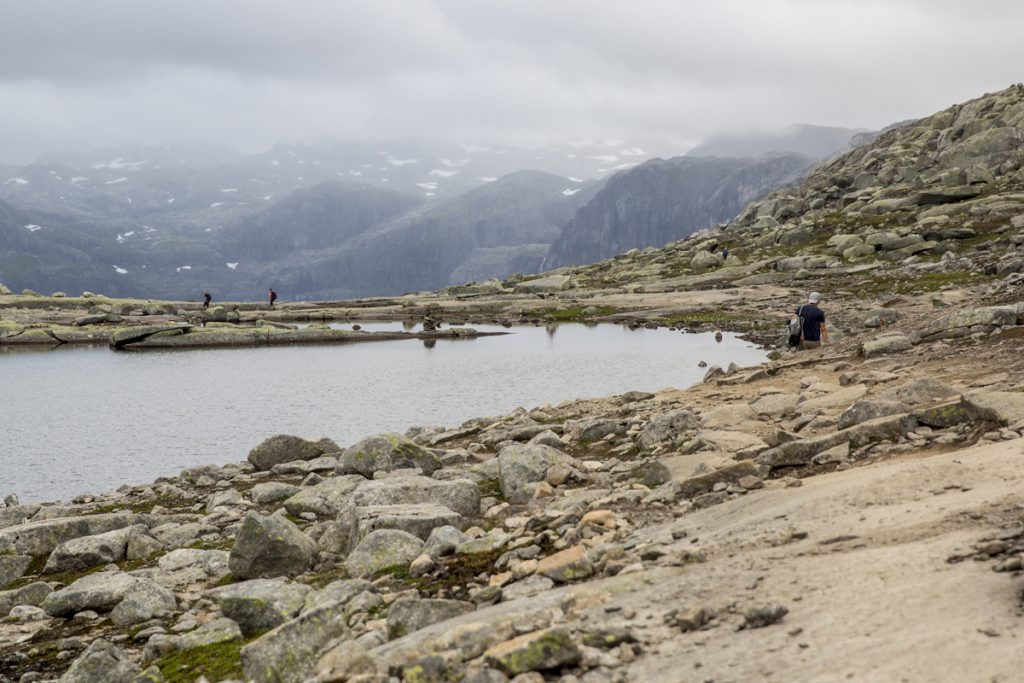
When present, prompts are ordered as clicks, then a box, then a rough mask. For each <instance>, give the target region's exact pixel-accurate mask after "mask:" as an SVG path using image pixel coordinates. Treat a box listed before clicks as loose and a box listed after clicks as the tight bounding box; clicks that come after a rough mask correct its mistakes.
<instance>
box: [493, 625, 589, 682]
mask: <svg viewBox="0 0 1024 683" xmlns="http://www.w3.org/2000/svg"><path fill="white" fill-rule="evenodd" d="M581 656H582V655H581V654H580V650H579V648H578V647H576V644H575V643H574V642H573V641H572V638H571V637H570V635H569V632H568V631H567V630H565V629H562V628H548V629H542V630H540V631H534V632H532V633H527V634H525V635H521V636H519V637H518V638H513V639H511V640H506V641H505V642H503V643H498V644H497V645H495V646H493V647H491V648H489V649H488V650H487V651H486V652H484V657H485V658H486V660H487V663H488V664H490V665H491V666H493V667H496V668H498V669H501V670H502V671H504V672H505V673H506V674H508V675H509V676H516V675H518V674H522V673H527V672H530V671H547V670H549V669H558V668H561V667H563V666H569V665H572V664H576V663H577V662H579V661H580V658H581Z"/></svg>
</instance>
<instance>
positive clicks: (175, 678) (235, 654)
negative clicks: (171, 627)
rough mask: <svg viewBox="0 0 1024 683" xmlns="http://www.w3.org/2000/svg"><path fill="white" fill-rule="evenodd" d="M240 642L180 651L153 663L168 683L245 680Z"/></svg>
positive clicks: (241, 643)
mask: <svg viewBox="0 0 1024 683" xmlns="http://www.w3.org/2000/svg"><path fill="white" fill-rule="evenodd" d="M244 644H245V643H244V642H242V641H237V640H236V641H232V642H228V643H215V644H213V645H204V646H203V647H197V648H193V649H191V650H179V651H177V652H172V653H171V654H169V655H167V656H166V657H161V658H160V659H158V660H156V662H155V664H156V666H157V668H159V669H160V673H161V674H163V676H164V678H165V679H166V681H167V683H193V681H195V680H196V679H197V678H199V677H200V676H206V678H207V679H209V680H211V681H222V680H225V679H234V680H244V679H245V675H244V674H243V673H242V654H241V653H242V646H243V645H244Z"/></svg>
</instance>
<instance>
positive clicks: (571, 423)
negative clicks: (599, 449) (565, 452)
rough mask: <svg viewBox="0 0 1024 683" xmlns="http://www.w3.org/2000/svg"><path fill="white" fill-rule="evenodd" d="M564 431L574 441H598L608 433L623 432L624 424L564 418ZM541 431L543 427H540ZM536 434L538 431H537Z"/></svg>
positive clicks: (624, 431) (610, 421)
mask: <svg viewBox="0 0 1024 683" xmlns="http://www.w3.org/2000/svg"><path fill="white" fill-rule="evenodd" d="M563 427H564V429H565V433H566V434H568V435H569V436H570V437H572V438H573V440H575V441H582V442H584V443H587V442H590V441H598V440H600V439H603V438H604V437H606V436H608V435H609V434H625V433H626V425H625V423H623V422H620V421H619V420H607V419H603V418H602V419H592V420H566V422H565V424H564V425H563ZM541 431H543V428H542V429H541ZM537 433H538V434H539V433H540V432H537Z"/></svg>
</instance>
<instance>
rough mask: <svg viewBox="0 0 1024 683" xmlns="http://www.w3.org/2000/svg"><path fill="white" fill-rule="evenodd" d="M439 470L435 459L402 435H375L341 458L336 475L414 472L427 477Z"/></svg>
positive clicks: (351, 448) (434, 456) (368, 476)
mask: <svg viewBox="0 0 1024 683" xmlns="http://www.w3.org/2000/svg"><path fill="white" fill-rule="evenodd" d="M440 467H441V461H440V460H438V458H437V456H436V455H434V454H433V453H431V452H430V451H428V450H427V449H426V448H424V447H423V446H420V445H419V444H417V443H415V442H414V441H412V440H411V439H409V438H407V437H405V436H402V435H401V434H375V435H373V436H368V437H366V438H365V439H363V440H362V441H360V442H359V443H357V444H355V445H353V446H352V447H350V448H349V449H347V450H346V451H345V452H344V453H343V454H342V456H341V461H340V463H339V464H338V467H337V471H338V473H339V474H361V475H363V476H364V477H366V478H368V479H373V474H374V472H379V471H383V472H390V471H391V470H396V469H409V468H416V469H418V470H420V472H422V473H423V474H426V475H429V474H433V472H434V471H435V470H437V469H439V468H440Z"/></svg>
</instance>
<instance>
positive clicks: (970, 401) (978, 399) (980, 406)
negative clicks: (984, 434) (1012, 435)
mask: <svg viewBox="0 0 1024 683" xmlns="http://www.w3.org/2000/svg"><path fill="white" fill-rule="evenodd" d="M960 402H961V403H962V404H963V407H964V409H965V410H966V411H967V413H968V414H969V415H970V416H971V417H973V418H974V419H976V420H984V421H986V422H994V423H995V424H998V425H1002V426H1004V427H1005V426H1007V425H1011V424H1016V423H1018V422H1021V421H1024V393H1022V392H1017V391H976V392H971V393H969V394H964V395H963V397H962V398H961V399H960Z"/></svg>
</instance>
